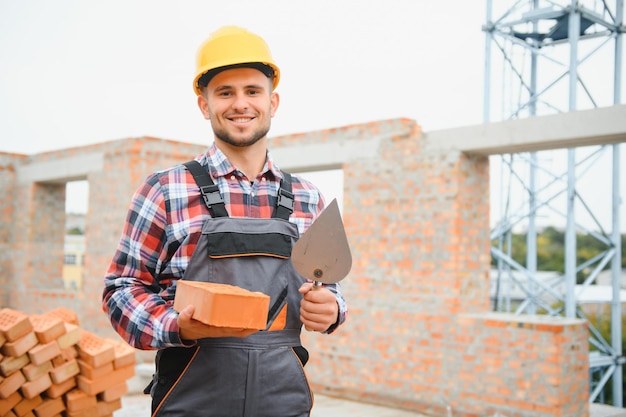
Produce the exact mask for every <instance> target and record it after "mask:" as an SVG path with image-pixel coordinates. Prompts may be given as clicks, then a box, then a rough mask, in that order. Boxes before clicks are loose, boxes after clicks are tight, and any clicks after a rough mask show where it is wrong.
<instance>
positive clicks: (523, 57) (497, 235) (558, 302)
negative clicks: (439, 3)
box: [483, 0, 626, 407]
mask: <svg viewBox="0 0 626 417" xmlns="http://www.w3.org/2000/svg"><path fill="white" fill-rule="evenodd" d="M497 7H498V8H497V9H496V8H494V4H493V2H492V0H487V15H486V24H485V25H484V27H483V31H484V32H485V34H486V50H485V92H484V94H485V95H484V121H485V122H490V121H495V120H507V119H516V118H524V117H532V116H536V115H543V114H549V113H554V112H564V111H573V110H582V109H585V108H596V107H602V106H607V105H614V104H620V103H621V97H620V94H621V90H622V85H621V82H622V72H623V70H622V54H623V49H624V45H623V43H622V42H623V40H622V38H623V36H622V35H623V33H624V32H625V26H624V25H623V16H624V1H623V0H613V1H611V0H589V1H585V0H580V1H575V0H571V1H566V0H563V1H558V0H554V1H550V0H545V1H540V0H517V1H515V0H504V1H498V2H497ZM494 47H495V50H494ZM496 52H499V54H496ZM496 67H499V68H501V69H502V71H501V72H500V73H497V74H496V73H495V72H493V71H492V70H493V69H494V68H496ZM494 98H499V100H500V101H499V104H500V105H499V106H498V110H497V111H494V109H495V108H496V106H492V103H491V101H492V99H494ZM491 164H492V175H491V177H492V178H493V179H494V180H493V182H494V183H499V184H496V185H497V186H498V187H499V190H497V189H496V190H494V191H495V192H493V194H497V195H499V196H500V197H501V198H500V204H499V205H498V206H495V205H494V203H493V202H492V218H493V219H494V220H495V221H493V222H492V224H493V230H492V234H491V238H492V248H491V252H492V256H493V259H494V261H495V263H496V265H497V269H496V270H495V273H494V281H493V282H494V286H493V292H492V293H493V301H494V310H497V311H515V312H516V313H518V314H523V313H527V314H535V313H545V314H550V315H564V316H566V317H570V318H573V317H581V318H585V319H587V316H586V314H585V309H584V308H583V305H584V300H585V299H586V298H585V294H586V293H588V292H589V291H590V290H591V289H592V288H593V287H592V285H593V284H596V283H597V281H598V278H599V276H600V275H601V274H602V271H603V270H605V269H607V266H608V265H609V263H610V265H611V268H610V285H611V294H610V307H611V308H610V313H611V314H610V317H611V319H610V320H611V323H610V337H609V339H610V340H605V339H606V338H605V337H603V336H602V334H601V331H600V324H599V323H598V322H595V324H592V323H591V322H590V338H589V341H590V356H589V366H590V388H591V393H590V401H591V402H605V394H604V393H605V390H604V388H605V386H608V382H609V381H612V391H611V392H612V401H611V402H612V404H613V405H615V406H619V407H621V406H622V403H623V399H622V392H623V391H622V389H623V387H622V386H623V381H622V366H623V364H624V363H625V362H626V361H625V359H624V357H623V356H622V334H621V329H622V311H621V300H620V289H621V282H620V281H621V273H622V266H621V245H620V241H621V240H620V219H619V204H620V195H619V193H620V189H619V187H620V184H619V180H620V169H619V168H620V145H605V146H601V147H594V148H576V149H566V150H556V151H542V152H532V153H526V154H509V155H501V156H499V157H497V158H496V157H492V159H491ZM594 170H595V171H594ZM591 172H594V175H595V176H596V177H598V176H600V177H601V180H600V181H599V182H598V183H596V185H594V186H593V187H591V188H592V191H597V189H602V187H607V186H608V187H609V189H608V190H606V195H605V196H604V197H598V196H597V195H596V197H595V198H594V197H592V198H591V199H588V198H586V197H585V195H584V193H583V192H582V191H581V188H582V187H581V186H580V184H581V182H582V181H584V180H585V178H586V176H587V175H590V173H591ZM600 183H602V184H600ZM588 188H589V187H588ZM594 188H595V189H596V190H594ZM600 195H604V194H602V193H600ZM609 195H610V196H611V197H610V199H611V200H610V201H611V202H610V206H611V209H610V213H609V215H608V216H607V217H608V218H610V219H611V220H610V222H609V224H606V223H604V224H603V223H602V221H601V220H600V217H601V216H599V215H598V214H599V213H597V212H594V210H597V206H598V204H596V203H598V202H599V200H602V199H603V198H606V199H607V200H608V198H607V196H609ZM581 216H582V217H581ZM581 218H583V220H584V221H583V220H580V219H581ZM555 219H560V220H561V221H563V222H564V224H562V226H563V229H564V238H563V244H564V251H565V259H564V271H565V272H564V273H563V274H560V273H545V272H540V271H538V270H537V241H538V237H540V236H541V233H539V230H541V228H542V227H546V226H550V225H554V224H555V222H558V221H559V220H555ZM558 226H560V225H559V224H557V227H558ZM514 232H520V233H526V260H525V265H522V264H521V263H519V262H516V261H515V260H514V259H513V254H512V244H513V242H512V234H513V233H514ZM577 234H579V235H580V234H585V235H588V236H592V237H593V238H595V239H596V240H597V242H599V244H601V245H603V248H604V250H603V251H602V252H601V253H600V254H598V255H597V256H595V257H593V259H591V260H588V261H586V262H584V263H581V264H579V263H578V262H577V253H576V250H577V248H576V241H577Z"/></svg>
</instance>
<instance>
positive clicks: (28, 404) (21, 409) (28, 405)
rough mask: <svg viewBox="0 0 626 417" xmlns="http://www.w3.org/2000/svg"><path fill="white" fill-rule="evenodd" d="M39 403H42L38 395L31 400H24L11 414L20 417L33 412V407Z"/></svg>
mask: <svg viewBox="0 0 626 417" xmlns="http://www.w3.org/2000/svg"><path fill="white" fill-rule="evenodd" d="M41 403H43V399H42V398H41V396H39V395H38V396H36V397H33V398H24V399H23V400H22V401H20V402H19V404H17V405H16V406H15V407H13V412H15V414H16V415H17V416H19V417H22V416H24V415H26V414H27V413H30V412H31V411H33V410H34V409H35V407H37V406H38V405H39V404H41Z"/></svg>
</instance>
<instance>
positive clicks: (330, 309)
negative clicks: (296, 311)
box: [298, 282, 339, 332]
mask: <svg viewBox="0 0 626 417" xmlns="http://www.w3.org/2000/svg"><path fill="white" fill-rule="evenodd" d="M298 291H299V292H300V293H301V294H303V297H302V301H301V302H300V320H301V321H302V323H303V324H304V326H305V328H306V329H307V330H311V331H316V332H323V331H326V330H328V328H329V327H330V326H332V325H333V324H335V323H336V322H337V317H338V316H339V306H338V305H337V298H336V297H335V294H333V293H332V292H331V291H330V290H328V289H327V288H324V287H320V288H317V289H313V283H311V282H305V283H304V284H302V286H301V287H300V289H299V290H298Z"/></svg>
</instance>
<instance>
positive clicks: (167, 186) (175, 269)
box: [103, 144, 347, 349]
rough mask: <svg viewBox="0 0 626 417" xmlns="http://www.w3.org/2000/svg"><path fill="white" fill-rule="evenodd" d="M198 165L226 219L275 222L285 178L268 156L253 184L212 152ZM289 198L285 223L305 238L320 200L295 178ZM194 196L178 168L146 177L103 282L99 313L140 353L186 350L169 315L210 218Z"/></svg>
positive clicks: (190, 178)
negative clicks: (213, 186)
mask: <svg viewBox="0 0 626 417" xmlns="http://www.w3.org/2000/svg"><path fill="white" fill-rule="evenodd" d="M196 159H197V160H198V161H199V162H200V164H202V165H203V166H207V165H208V167H209V174H210V175H211V178H212V179H213V181H214V182H215V183H216V184H217V186H218V187H219V189H220V192H221V194H222V197H223V198H224V202H225V203H226V209H227V211H228V213H229V214H230V216H231V217H255V218H270V217H272V214H273V212H274V207H275V206H276V195H277V192H278V189H279V187H280V180H281V179H282V172H281V171H280V169H279V168H278V167H277V166H276V164H275V163H274V162H273V160H272V157H271V155H270V153H269V152H268V153H267V161H266V164H265V167H264V168H263V170H262V172H261V173H260V174H259V175H258V176H257V178H255V179H254V180H253V181H252V182H251V181H250V179H248V178H246V177H245V175H244V174H243V173H242V172H241V171H239V170H237V169H236V168H235V167H234V166H233V165H232V164H231V163H230V161H229V160H228V159H227V158H226V156H225V155H224V154H223V153H222V152H221V151H220V150H219V149H218V148H217V147H216V146H215V144H213V146H211V147H210V148H209V150H208V152H207V153H206V154H203V155H200V156H198V157H197V158H196ZM292 192H293V194H294V199H295V207H294V211H293V213H292V214H291V216H290V218H289V221H290V222H292V223H295V224H296V225H297V226H298V230H299V231H300V233H301V234H302V233H304V231H305V230H306V229H307V228H308V227H309V226H310V225H311V223H312V222H313V220H314V219H315V218H316V217H317V215H318V214H319V212H320V211H321V210H322V209H323V207H324V200H323V197H322V195H321V193H320V192H319V190H318V189H317V188H316V187H315V186H314V185H313V184H311V183H310V182H308V181H306V180H304V179H302V178H300V177H298V176H296V175H294V176H292ZM199 193H200V191H199V188H198V186H197V185H196V183H195V181H194V179H193V176H192V175H191V174H190V173H189V171H187V170H186V169H185V167H184V166H182V165H179V166H175V167H173V168H170V169H167V170H164V171H159V172H156V173H154V174H152V175H150V176H148V178H147V179H146V180H145V182H144V183H143V185H142V186H141V187H139V189H138V190H137V191H136V192H135V194H134V196H133V199H132V202H131V204H130V208H129V210H128V215H127V218H126V223H125V225H124V230H123V233H122V237H121V239H120V242H119V245H118V248H117V251H116V253H115V256H114V257H113V260H112V261H111V264H110V266H109V268H108V271H107V273H106V276H105V278H104V293H103V309H104V311H105V312H106V313H107V314H108V315H109V318H110V320H111V323H112V325H113V328H114V329H115V330H116V331H117V332H118V333H119V334H120V336H122V338H124V339H125V340H126V341H127V342H128V343H129V344H130V345H131V346H134V347H136V348H138V349H160V348H165V347H172V346H184V344H183V342H182V341H181V339H180V336H179V328H178V322H177V319H178V313H177V312H176V311H175V310H174V309H173V307H172V306H173V303H174V293H175V286H174V287H172V283H173V282H175V281H176V280H178V279H180V278H182V276H183V274H184V273H185V270H186V268H187V265H188V263H189V260H190V259H191V255H192V254H193V252H194V249H195V248H196V244H197V242H198V239H199V238H200V233H201V231H202V224H203V222H204V221H205V220H206V219H208V218H210V215H209V214H208V210H207V209H206V206H204V202H203V200H202V198H198V196H199ZM327 287H328V289H329V290H331V291H332V292H333V293H335V295H336V296H337V302H338V304H339V320H338V322H337V324H336V325H339V324H341V323H343V321H344V320H345V315H346V310H347V308H346V303H345V300H344V298H343V295H342V294H341V290H340V288H339V285H337V284H333V285H328V286H327ZM334 328H336V326H332V328H331V329H333V330H334Z"/></svg>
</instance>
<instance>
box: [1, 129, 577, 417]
mask: <svg viewBox="0 0 626 417" xmlns="http://www.w3.org/2000/svg"><path fill="white" fill-rule="evenodd" d="M371 138H378V139H377V140H375V141H371V140H368V141H366V139H371ZM360 141H362V142H363V146H375V147H376V149H371V151H372V152H371V153H370V155H373V156H363V155H364V154H359V155H356V156H353V157H347V158H346V160H345V161H344V164H343V169H344V201H343V211H344V221H345V224H346V230H347V232H348V236H349V241H350V244H351V246H352V250H353V256H354V261H353V268H352V271H351V273H350V275H349V276H348V277H347V279H346V280H345V281H344V282H343V283H342V286H343V289H344V293H345V295H346V298H347V299H348V303H349V306H350V312H349V315H348V321H347V322H346V324H345V325H344V326H343V327H342V328H340V329H339V330H338V331H337V332H336V333H335V334H333V335H330V336H327V335H319V334H308V333H307V334H305V335H304V336H303V339H304V343H305V345H306V346H307V347H308V348H309V349H310V351H311V361H310V364H309V365H307V373H308V375H309V377H310V379H311V383H312V386H313V387H314V389H315V391H316V392H321V393H326V394H329V395H338V396H343V397H348V398H355V399H364V400H366V401H370V402H376V403H383V404H391V405H394V406H398V407H403V408H407V409H411V410H416V411H419V412H423V413H429V414H434V415H437V414H439V415H445V412H446V411H447V410H448V409H452V410H453V412H454V414H453V415H455V416H468V417H471V416H485V415H493V414H495V413H496V412H500V413H502V414H504V415H515V416H529V417H530V416H546V417H548V416H550V417H551V416H560V415H569V416H574V417H578V416H580V417H584V416H587V415H588V406H587V399H588V394H587V392H588V388H589V387H588V375H587V363H588V359H587V355H588V351H587V343H586V328H585V325H584V323H583V322H582V321H579V320H564V319H563V320H561V319H551V320H550V321H549V323H544V322H542V321H541V318H537V317H529V316H524V317H512V316H508V315H498V314H491V313H489V282H488V270H489V260H490V256H489V246H490V242H489V195H488V190H489V178H488V160H487V158H484V157H468V156H466V155H463V154H461V153H459V152H450V153H448V154H441V153H437V152H436V151H432V150H429V147H428V146H426V145H427V141H428V138H427V137H426V136H425V135H422V133H421V130H420V128H419V126H418V125H416V124H415V123H414V122H413V121H411V120H406V119H398V120H389V121H381V122H372V123H367V124H362V125H356V126H347V127H344V128H340V129H330V130H324V131H318V132H310V133H305V134H296V135H287V136H282V137H277V138H273V139H272V140H271V144H270V148H271V149H272V150H281V149H290V148H296V149H297V147H299V146H302V145H313V144H324V143H328V144H331V143H347V142H350V143H352V144H356V145H357V146H358V145H359V143H360ZM372 143H374V144H375V145H372ZM205 148H206V147H205V146H199V145H189V144H183V143H178V142H173V141H165V140H159V139H154V138H139V139H128V140H121V141H115V142H108V143H103V144H98V145H92V146H87V147H81V148H73V149H67V150H61V151H57V152H51V153H47V154H41V155H33V156H28V157H26V158H4V159H0V162H2V163H1V164H0V172H7V171H8V172H12V171H11V170H12V169H13V168H12V167H14V166H16V165H18V164H22V165H25V164H26V165H27V164H29V163H36V162H40V161H44V160H45V161H48V160H54V159H55V158H57V159H58V158H63V157H68V156H77V155H87V154H93V153H97V152H101V153H102V154H103V161H104V164H103V169H102V171H97V172H92V173H89V174H88V176H87V179H88V181H89V186H90V193H89V212H88V214H87V226H86V239H87V257H86V263H85V278H84V284H83V290H82V291H81V292H78V293H68V292H65V291H62V290H59V289H58V288H61V287H60V286H59V287H58V288H57V287H55V285H56V282H57V281H56V280H58V279H60V273H61V262H62V257H61V256H60V252H59V251H60V248H61V245H62V239H63V236H62V230H61V228H60V227H59V225H62V224H63V214H62V213H63V204H62V200H63V198H64V188H63V187H59V186H56V185H44V186H42V184H30V185H23V184H19V185H17V186H16V185H15V184H14V177H13V176H9V177H8V178H9V180H5V179H4V178H3V179H0V186H1V187H3V189H4V190H6V189H10V188H11V187H14V188H15V189H17V192H16V191H15V190H14V192H13V194H12V195H13V196H14V199H12V200H10V201H9V202H7V198H6V197H5V198H4V200H3V202H2V204H1V205H0V208H1V209H2V212H3V213H9V216H11V219H10V220H9V221H6V220H2V223H1V225H2V227H3V228H5V229H6V228H8V229H9V230H10V232H9V233H8V234H9V235H11V236H15V235H16V234H20V237H19V238H18V239H14V241H13V242H11V243H7V242H2V245H3V248H9V253H10V258H6V257H5V258H2V257H0V268H2V269H0V272H2V273H3V276H1V277H0V280H5V281H9V282H10V284H11V285H10V287H11V297H10V305H11V307H13V308H16V309H23V310H25V311H26V312H28V313H36V312H40V311H46V310H49V309H51V308H54V307H55V306H57V305H65V306H69V307H72V308H74V309H76V311H77V312H79V315H80V318H81V325H82V326H84V327H86V328H87V329H89V330H93V331H96V332H98V333H101V334H104V335H105V336H110V335H111V334H112V331H111V329H110V326H109V325H108V322H107V319H106V317H105V316H104V314H103V313H102V312H101V310H100V296H101V291H102V276H103V274H104V271H105V270H106V267H107V265H108V262H109V260H110V258H111V256H112V255H113V251H114V249H115V247H116V244H117V240H118V239H119V233H120V232H121V227H122V223H123V220H124V216H125V214H126V209H127V206H128V203H129V201H130V198H131V195H132V193H133V192H134V191H135V189H136V187H137V186H138V185H139V183H140V182H141V181H142V180H143V178H144V177H145V176H146V175H148V174H149V173H150V172H152V171H154V170H157V169H162V168H166V167H168V166H170V165H172V164H174V163H179V162H184V161H186V160H188V159H190V158H191V157H193V156H195V155H196V154H198V153H200V152H202V151H204V149H205ZM279 162H280V161H279ZM5 178H6V177H5ZM3 195H8V194H7V193H4V192H3ZM59 201H61V202H59ZM42 205H45V206H46V208H47V210H46V211H42V212H39V211H37V210H36V209H37V208H41V206H42ZM0 230H2V229H0ZM3 234H5V235H6V234H7V232H6V231H3ZM41 239H43V240H41ZM52 258H54V259H52ZM7 259H9V261H7ZM6 274H11V275H10V276H6ZM0 294H1V293H0Z"/></svg>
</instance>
